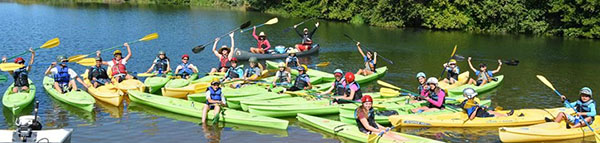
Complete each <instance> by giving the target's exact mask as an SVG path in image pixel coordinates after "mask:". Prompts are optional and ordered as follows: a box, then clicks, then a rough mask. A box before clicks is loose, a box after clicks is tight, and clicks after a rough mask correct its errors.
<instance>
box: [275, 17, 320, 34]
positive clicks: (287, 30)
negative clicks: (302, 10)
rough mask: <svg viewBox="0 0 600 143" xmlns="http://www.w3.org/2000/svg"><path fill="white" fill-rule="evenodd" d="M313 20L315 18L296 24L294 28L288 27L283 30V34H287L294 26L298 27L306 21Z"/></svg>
mask: <svg viewBox="0 0 600 143" xmlns="http://www.w3.org/2000/svg"><path fill="white" fill-rule="evenodd" d="M315 18H316V17H313V18H310V19H307V20H304V21H302V22H300V23H298V24H295V25H294V26H290V27H288V28H285V29H283V33H287V32H289V31H290V30H292V29H294V27H295V26H300V25H302V24H304V23H305V22H308V21H310V20H313V19H315Z"/></svg>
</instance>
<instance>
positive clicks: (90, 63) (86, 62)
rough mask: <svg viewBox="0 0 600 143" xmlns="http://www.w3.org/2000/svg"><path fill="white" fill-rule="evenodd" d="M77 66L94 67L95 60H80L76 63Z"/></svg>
mask: <svg viewBox="0 0 600 143" xmlns="http://www.w3.org/2000/svg"><path fill="white" fill-rule="evenodd" d="M77 64H79V65H82V66H86V67H91V66H95V65H96V58H85V59H81V60H79V61H77Z"/></svg>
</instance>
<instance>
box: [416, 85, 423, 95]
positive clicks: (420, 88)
mask: <svg viewBox="0 0 600 143" xmlns="http://www.w3.org/2000/svg"><path fill="white" fill-rule="evenodd" d="M421 91H423V85H422V84H419V86H417V92H419V93H420V92H421Z"/></svg>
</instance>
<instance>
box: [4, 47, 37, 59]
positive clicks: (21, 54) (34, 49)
mask: <svg viewBox="0 0 600 143" xmlns="http://www.w3.org/2000/svg"><path fill="white" fill-rule="evenodd" d="M39 49H42V48H41V47H36V48H33V51H36V50H39ZM29 52H30V51H25V52H23V53H20V54H18V55H14V56H12V57H9V58H6V60H12V59H14V58H16V57H20V56H23V55H25V54H27V53H29Z"/></svg>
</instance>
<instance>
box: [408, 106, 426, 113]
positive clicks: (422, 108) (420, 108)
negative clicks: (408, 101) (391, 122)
mask: <svg viewBox="0 0 600 143" xmlns="http://www.w3.org/2000/svg"><path fill="white" fill-rule="evenodd" d="M427 109H429V107H427V106H421V107H419V108H415V109H412V112H413V113H417V112H419V110H422V111H425V110H427Z"/></svg>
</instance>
